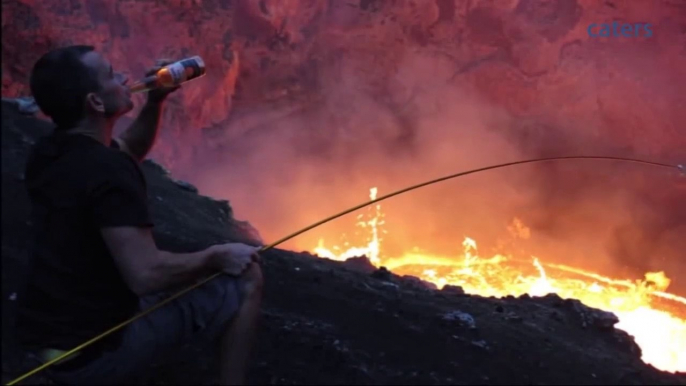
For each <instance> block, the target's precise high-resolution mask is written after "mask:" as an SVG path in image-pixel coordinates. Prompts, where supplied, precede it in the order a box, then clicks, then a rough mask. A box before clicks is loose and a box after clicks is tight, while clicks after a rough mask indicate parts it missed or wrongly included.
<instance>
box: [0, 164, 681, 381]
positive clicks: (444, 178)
mask: <svg viewBox="0 0 686 386" xmlns="http://www.w3.org/2000/svg"><path fill="white" fill-rule="evenodd" d="M572 159H586V160H608V161H622V162H634V163H640V164H644V165H651V166H657V167H663V168H669V169H677V171H679V172H681V173H683V174H686V167H685V166H684V165H672V164H666V163H660V162H652V161H645V160H640V159H634V158H624V157H609V156H566V157H549V158H536V159H530V160H524V161H515V162H508V163H503V164H498V165H492V166H486V167H483V168H479V169H472V170H468V171H465V172H460V173H455V174H450V175H447V176H444V177H440V178H436V179H433V180H430V181H426V182H422V183H419V184H416V185H412V186H409V187H407V188H404V189H400V190H397V191H395V192H392V193H389V194H386V195H384V196H381V197H379V198H377V199H375V200H372V201H366V202H364V203H362V204H359V205H356V206H354V207H352V208H349V209H346V210H344V211H342V212H340V213H337V214H334V215H333V216H330V217H327V218H325V219H323V220H321V221H317V222H316V223H314V224H312V225H309V226H307V227H305V228H302V229H300V230H299V231H297V232H294V233H291V234H289V235H288V236H285V237H283V238H281V239H278V240H277V241H275V242H273V243H271V244H269V245H266V246H263V247H262V248H260V250H259V252H264V251H267V250H269V249H272V248H274V247H275V246H277V245H279V244H282V243H284V242H286V241H288V240H290V239H292V238H294V237H297V236H299V235H301V234H303V233H305V232H307V231H309V230H312V229H314V228H316V227H318V226H320V225H323V224H325V223H327V222H330V221H333V220H335V219H337V218H339V217H342V216H345V215H346V214H349V213H351V212H354V211H356V210H358V209H361V208H364V207H366V206H369V205H371V204H374V203H377V202H379V201H383V200H386V199H389V198H391V197H395V196H398V195H400V194H403V193H407V192H409V191H411V190H415V189H419V188H423V187H425V186H428V185H433V184H436V183H439V182H442V181H446V180H450V179H454V178H458V177H462V176H466V175H468V174H474V173H479V172H484V171H487V170H493V169H500V168H504V167H508V166H514V165H523V164H528V163H537V162H546V161H561V160H572ZM222 274H223V273H222V272H218V273H215V274H213V275H211V276H209V277H207V278H206V279H203V280H201V281H199V282H197V283H195V284H193V285H192V286H190V287H188V288H186V289H184V290H181V291H179V292H177V293H176V294H174V295H172V296H170V297H169V298H167V299H165V300H163V301H161V302H159V303H157V304H155V305H154V306H152V307H150V308H148V309H147V310H145V311H142V312H141V313H139V314H137V315H135V316H133V317H132V318H130V319H128V320H125V321H124V322H122V323H120V324H118V325H116V326H114V327H112V328H110V329H109V330H107V331H105V332H103V333H102V334H100V335H98V336H96V337H94V338H93V339H90V340H88V341H86V342H84V343H83V344H81V345H79V346H77V347H74V348H73V349H71V350H69V351H66V352H64V353H62V354H61V355H59V356H57V357H56V358H54V359H52V360H49V361H48V362H45V363H44V364H42V365H40V366H38V367H36V368H35V369H33V370H31V371H29V372H27V373H25V374H24V375H22V376H20V377H18V378H16V379H14V380H12V381H10V382H9V383H7V385H15V384H17V383H18V382H21V381H23V380H24V379H26V378H28V377H30V376H33V375H35V374H37V373H39V372H41V371H43V370H45V369H46V368H48V367H50V366H52V365H54V364H55V363H57V362H59V361H61V360H63V359H64V358H66V357H68V356H70V355H73V354H75V353H77V352H79V351H81V350H83V349H84V348H86V347H88V346H90V345H91V344H93V343H95V342H97V341H99V340H101V339H103V338H105V337H106V336H108V335H110V334H112V333H114V332H116V331H118V330H121V329H122V328H124V327H126V326H128V325H129V324H131V323H133V322H135V321H137V320H138V319H140V318H142V317H144V316H146V315H148V314H150V313H151V312H153V311H155V310H158V309H160V308H161V307H162V306H164V305H166V304H168V303H170V302H171V301H173V300H176V299H178V298H179V297H181V296H183V295H185V294H187V293H188V292H190V291H192V290H194V289H196V288H198V287H200V286H202V285H203V284H205V283H207V282H209V281H210V280H212V279H214V278H216V277H218V276H219V275H222Z"/></svg>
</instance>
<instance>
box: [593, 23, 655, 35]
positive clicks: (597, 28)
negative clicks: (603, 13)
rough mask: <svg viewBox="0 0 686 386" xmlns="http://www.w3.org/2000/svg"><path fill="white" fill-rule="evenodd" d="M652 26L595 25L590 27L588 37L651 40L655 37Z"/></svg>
mask: <svg viewBox="0 0 686 386" xmlns="http://www.w3.org/2000/svg"><path fill="white" fill-rule="evenodd" d="M651 28H652V25H651V24H649V23H620V22H617V21H614V22H612V23H611V24H610V23H593V24H591V25H589V26H588V29H587V31H588V36H590V37H592V38H597V37H601V38H603V37H607V38H609V37H614V38H619V37H625V38H638V37H645V38H649V37H651V36H653V30H652V29H651Z"/></svg>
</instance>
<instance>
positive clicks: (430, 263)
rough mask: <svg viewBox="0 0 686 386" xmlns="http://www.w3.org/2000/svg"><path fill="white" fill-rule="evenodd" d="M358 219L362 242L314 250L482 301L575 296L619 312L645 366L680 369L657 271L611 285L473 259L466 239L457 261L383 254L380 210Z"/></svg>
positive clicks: (681, 321)
mask: <svg viewBox="0 0 686 386" xmlns="http://www.w3.org/2000/svg"><path fill="white" fill-rule="evenodd" d="M376 193H377V189H376V188H372V189H371V194H370V198H371V200H372V201H374V200H375V199H376ZM365 217H366V218H365ZM358 220H359V222H358V224H357V225H358V226H360V227H362V228H364V229H366V230H368V231H369V235H370V236H369V239H368V242H367V245H363V246H357V247H348V246H345V247H344V248H340V247H332V248H331V249H327V248H326V247H325V246H324V241H323V239H320V240H319V245H318V246H317V247H316V248H315V249H314V251H313V252H314V253H316V254H317V255H318V256H320V257H324V258H329V259H333V260H341V261H342V260H346V259H348V258H350V257H355V256H367V257H368V258H369V259H370V261H371V262H372V263H373V264H374V265H375V266H377V267H379V266H382V265H383V266H385V267H386V268H388V269H390V270H392V271H393V272H395V273H397V274H400V275H413V276H416V277H419V278H421V279H423V280H426V281H429V282H432V283H435V284H436V285H437V286H438V287H439V288H440V287H442V286H444V285H446V284H450V285H457V286H461V287H462V288H463V289H464V290H465V291H466V292H467V293H472V294H478V295H481V296H495V297H505V296H508V295H513V296H520V295H523V294H529V295H530V296H544V295H546V294H549V293H556V294H558V295H559V296H560V297H562V298H574V299H579V300H580V301H581V302H583V303H584V304H586V305H588V306H590V307H594V308H598V309H602V310H605V311H610V312H613V313H614V314H615V315H617V317H618V318H619V323H618V324H617V325H616V327H617V328H619V329H622V330H624V331H626V332H628V333H629V334H631V335H633V336H634V338H635V340H636V343H637V344H638V345H639V346H640V347H641V350H642V352H643V356H642V359H643V361H645V362H646V363H649V364H652V365H653V366H655V367H656V368H658V369H661V370H664V371H671V372H676V371H681V372H683V371H686V318H683V316H686V312H685V311H684V310H686V308H684V306H686V298H683V297H680V296H677V295H674V294H670V293H667V292H665V291H666V289H667V287H668V286H669V283H670V280H669V279H668V278H667V277H666V276H665V275H664V273H663V272H649V273H647V274H646V275H645V280H638V281H631V280H616V279H612V278H609V277H605V276H602V275H599V274H596V273H593V272H589V271H586V270H582V269H579V268H573V267H567V266H563V265H557V264H545V263H542V262H541V260H540V259H539V258H536V257H532V259H531V260H530V261H521V260H516V259H514V258H512V257H511V256H504V255H494V256H491V257H488V258H484V257H480V256H479V254H478V251H477V244H476V242H475V241H474V240H472V239H470V238H468V237H467V238H465V239H464V241H463V243H462V250H461V251H460V253H459V255H458V256H437V255H433V254H430V253H423V252H420V251H419V250H417V249H414V250H412V251H409V252H407V253H404V254H403V255H402V256H396V257H386V256H382V254H381V241H382V240H381V239H380V237H379V234H380V233H385V232H383V231H382V230H381V228H380V227H381V225H383V223H384V222H383V213H382V212H381V205H380V204H376V205H374V206H373V207H370V210H369V211H368V213H367V215H366V216H365V215H360V216H358ZM508 230H509V231H510V233H511V234H512V235H513V236H514V237H518V238H529V237H530V230H529V229H528V228H526V227H525V226H524V225H523V224H522V223H521V222H520V221H519V220H517V219H515V221H514V222H513V224H512V225H511V226H510V227H508ZM546 269H547V270H548V272H546ZM676 312H678V313H679V314H681V315H680V316H682V317H680V316H679V315H677V314H676Z"/></svg>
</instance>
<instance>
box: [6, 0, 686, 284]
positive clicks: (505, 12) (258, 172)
mask: <svg viewBox="0 0 686 386" xmlns="http://www.w3.org/2000/svg"><path fill="white" fill-rule="evenodd" d="M2 6H3V15H2V32H3V47H2V58H3V62H2V93H3V96H20V95H27V94H28V89H27V78H28V74H29V71H30V68H31V65H32V64H33V62H34V61H35V60H36V59H37V58H38V57H39V56H40V55H41V54H42V53H43V52H45V51H46V50H48V49H50V48H53V47H56V46H60V45H64V44H70V43H82V44H92V45H94V46H96V47H97V48H98V49H99V50H101V51H102V52H104V53H105V54H106V55H107V56H108V57H109V58H110V59H111V60H112V61H113V63H114V64H115V66H117V67H118V68H120V69H122V70H124V71H127V72H130V73H131V75H132V76H134V77H135V76H136V74H142V72H143V70H144V68H145V67H146V66H148V65H149V64H150V63H151V62H152V61H153V60H154V59H155V58H159V57H172V58H180V57H183V56H188V55H195V54H198V55H201V56H202V57H203V58H204V59H205V61H206V62H207V66H208V69H209V71H208V75H207V76H206V77H204V78H202V79H200V80H198V81H196V82H194V83H193V84H189V85H188V86H187V87H184V88H183V91H182V92H178V93H176V94H175V95H174V96H173V97H172V98H171V99H170V101H169V104H168V108H167V110H166V112H165V117H164V130H163V133H162V135H161V139H160V145H158V147H157V148H156V150H155V152H154V155H153V156H154V157H155V158H157V159H159V160H161V162H163V163H164V164H166V165H168V166H169V167H170V169H172V170H173V171H174V172H175V173H177V174H179V175H180V176H181V177H183V178H186V179H189V180H191V181H193V182H195V183H197V184H198V185H199V186H200V187H201V188H203V189H204V190H205V191H209V192H210V193H212V194H214V195H220V196H225V197H228V198H231V199H232V201H233V202H234V205H235V207H237V208H238V209H237V210H239V211H241V210H242V211H243V212H244V213H243V215H242V217H248V218H251V219H252V222H254V223H255V224H257V225H258V227H260V228H261V229H263V233H264V234H265V236H266V238H268V239H271V238H273V237H277V236H281V235H282V234H283V233H285V232H286V231H288V230H291V228H292V227H293V226H294V225H293V224H299V223H301V222H303V223H304V222H310V221H314V220H316V219H317V218H316V217H319V216H321V215H323V214H328V213H329V212H331V211H333V210H335V209H334V208H339V207H340V208H341V209H342V208H343V207H344V206H346V205H349V204H354V203H356V202H358V201H360V198H363V197H364V191H365V190H366V189H367V188H368V187H369V186H370V185H371V184H372V183H377V182H378V183H379V184H381V185H382V187H383V189H384V190H385V191H389V190H392V189H393V188H399V187H401V185H403V184H408V183H411V182H417V181H418V180H421V179H425V178H426V173H427V170H428V171H431V173H439V174H440V173H444V172H445V173H447V172H453V171H455V170H456V169H458V170H461V169H464V168H467V167H470V166H483V165H485V164H492V163H495V162H498V161H505V160H512V159H514V158H521V157H527V158H529V157H533V156H543V155H545V156H549V155H568V154H605V155H625V156H626V155H631V156H641V157H643V158H650V159H654V160H660V161H664V162H669V163H678V162H684V161H685V160H686V150H685V149H686V133H685V132H684V130H685V128H684V122H686V93H684V91H683V86H682V85H683V84H686V49H685V47H686V4H685V3H684V2H682V1H677V0H659V1H658V0H655V1H622V2H620V1H603V2H599V1H592V0H558V1H545V0H519V1H517V0H503V1H489V0H480V1H479V0H464V1H460V0H436V1H429V0H425V1H420V0H414V1H412V0H359V1H353V0H328V1H326V0H321V1H320V0H260V1H257V0H255V1H247V0H236V1H229V0H225V1H219V0H217V1H215V0H204V1H190V0H188V1H182V0H176V1H129V0H122V1H98V0H87V1H86V0H81V1H79V0H69V1H67V0H62V1H55V0H15V1H6V2H3V5H2ZM613 22H619V23H651V24H652V25H653V34H652V36H650V37H645V36H643V37H631V38H625V37H590V36H589V34H588V27H589V25H591V24H593V23H597V24H601V23H613ZM521 173H522V176H518V175H515V174H517V173H514V172H513V173H512V175H510V174H508V175H499V178H500V177H502V179H504V180H506V181H507V182H508V183H509V184H511V185H512V186H514V187H515V188H514V191H516V192H519V194H522V195H523V196H525V197H524V199H521V200H520V199H510V198H508V197H505V198H503V197H501V196H502V195H497V194H495V193H493V191H494V190H497V189H501V188H502V186H501V185H498V184H495V183H489V182H488V179H487V178H486V177H484V179H479V180H475V182H474V184H476V185H478V184H482V185H483V187H482V188H475V187H462V186H461V188H460V189H462V190H461V193H460V194H461V196H460V197H461V199H462V201H469V200H468V198H470V197H471V198H473V197H481V196H484V197H488V199H483V201H484V202H483V203H482V204H479V205H473V210H472V211H471V212H470V211H469V210H468V209H464V208H462V207H458V206H457V204H455V202H456V201H455V200H456V199H455V198H454V196H455V193H454V192H455V189H456V187H455V185H452V187H450V188H445V190H441V188H437V189H436V190H434V193H433V195H434V197H435V196H436V195H438V196H440V197H442V198H441V199H439V200H433V201H434V206H431V207H429V206H428V205H429V204H418V203H417V201H413V203H412V205H411V206H414V207H418V208H419V209H421V210H422V212H421V213H420V214H417V213H412V214H411V216H412V217H414V218H415V219H416V220H422V221H423V222H424V223H427V224H429V225H426V226H425V228H426V229H425V230H423V231H421V230H420V231H417V232H419V233H418V236H417V237H418V238H429V237H430V235H432V234H436V233H440V232H442V230H444V229H453V228H455V229H459V226H458V225H459V224H456V220H455V218H456V217H460V218H461V219H462V221H463V222H468V221H467V220H469V221H471V223H472V224H474V223H479V221H481V222H483V224H479V225H482V227H483V228H484V229H486V228H489V227H493V224H500V223H503V221H505V218H511V215H512V214H518V215H520V216H521V217H523V219H524V221H525V222H526V223H528V224H531V225H532V227H533V229H534V231H538V232H539V233H542V234H545V235H548V236H550V237H551V238H560V239H566V240H569V241H568V243H571V245H569V244H568V245H567V247H568V248H572V247H576V246H578V245H579V244H582V243H585V240H586V239H587V238H588V237H591V236H592V235H598V234H600V235H602V237H600V239H601V240H600V241H599V242H600V244H602V245H601V249H602V250H603V251H604V253H607V254H608V255H609V256H611V257H612V258H613V259H614V260H613V261H615V262H619V263H621V265H623V266H624V265H628V266H629V267H630V268H631V269H633V270H635V271H636V273H640V272H643V271H645V270H652V269H666V270H667V271H668V274H670V276H674V275H675V274H676V273H677V272H679V271H680V270H681V261H682V260H683V252H679V251H683V250H686V245H684V244H683V243H684V241H683V239H684V238H683V237H679V235H680V234H681V235H683V234H685V233H686V200H685V199H684V197H685V192H686V187H685V186H684V181H683V179H678V178H676V177H674V176H673V175H667V174H666V173H665V174H663V173H658V172H655V171H643V170H639V171H636V170H634V171H627V168H626V167H624V166H617V167H614V166H603V167H601V166H597V167H593V166H585V167H580V166H564V165H561V166H558V165H546V166H545V167H541V168H535V169H527V170H526V171H524V172H521ZM432 176H433V174H432ZM265 181H266V182H265ZM272 186H277V187H278V188H272ZM450 189H452V190H450ZM470 189H471V190H470ZM353 190H354V191H355V193H354V194H353V193H352V191H353ZM358 192H359V193H360V194H358ZM382 192H383V190H382ZM426 195H427V196H429V195H431V194H430V193H426ZM512 195H515V193H512ZM303 199H307V200H308V208H303V209H302V210H301V209H298V210H295V209H293V208H298V205H301V204H302V200H303ZM450 200H452V201H450ZM479 200H481V199H479ZM426 201H430V200H426ZM486 201H488V202H486ZM258 204H259V205H258ZM451 205H452V206H451ZM439 207H440V208H441V210H438V209H437V208H439ZM450 209H455V211H457V210H460V213H461V216H451V218H450V219H444V218H442V217H440V216H438V215H437V213H443V212H445V211H446V210H450ZM483 213H486V214H488V215H486V216H484V215H482V214H483ZM599 213H602V214H599ZM405 214H407V216H405V217H410V214H408V213H405V212H402V210H398V216H396V218H400V217H402V216H401V215H405ZM476 215H479V216H478V217H480V218H488V217H491V218H493V219H494V220H492V222H488V221H487V220H485V219H484V220H478V219H475V217H477V216H476ZM417 216H419V217H420V218H417ZM422 216H423V217H422ZM439 217H440V218H439ZM421 232H425V233H421ZM458 233H459V232H458ZM396 234H401V235H402V234H403V230H401V229H397V230H396ZM577 235H582V236H577ZM589 235H591V236H589ZM448 243H454V240H450V241H446V245H447V244H448ZM558 249H559V248H558ZM675 285H676V286H677V287H678V288H682V289H685V290H686V287H684V284H683V283H680V282H679V280H676V281H675Z"/></svg>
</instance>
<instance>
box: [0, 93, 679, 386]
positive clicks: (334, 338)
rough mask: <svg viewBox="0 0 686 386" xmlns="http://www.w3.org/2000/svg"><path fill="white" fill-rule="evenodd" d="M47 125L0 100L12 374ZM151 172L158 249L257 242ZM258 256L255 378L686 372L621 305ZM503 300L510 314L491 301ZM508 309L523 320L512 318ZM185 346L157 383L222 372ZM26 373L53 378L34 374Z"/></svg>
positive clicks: (600, 379)
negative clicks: (38, 160)
mask: <svg viewBox="0 0 686 386" xmlns="http://www.w3.org/2000/svg"><path fill="white" fill-rule="evenodd" d="M50 128H51V125H50V124H48V123H46V122H43V121H40V120H37V119H35V118H32V117H29V116H25V115H22V114H20V113H19V112H18V110H17V107H16V105H13V104H11V103H3V105H2V268H3V269H2V278H3V280H2V299H3V300H2V302H3V304H2V307H3V309H2V311H3V312H2V318H3V319H2V321H3V323H2V334H3V340H2V354H3V355H2V362H3V377H2V381H3V383H5V382H8V381H9V380H11V379H14V378H15V377H16V376H18V375H20V374H21V373H22V372H23V371H27V370H30V369H31V363H30V362H28V361H26V357H25V356H24V354H23V353H22V352H21V350H19V349H18V347H16V345H15V344H14V342H13V341H12V337H13V333H14V326H13V321H14V314H15V311H16V310H15V305H16V299H17V298H18V297H19V298H20V297H21V296H22V293H21V282H22V276H23V272H24V268H25V263H26V260H27V248H28V246H29V237H28V236H29V225H28V224H27V218H28V217H27V216H28V212H29V207H28V200H27V197H26V192H25V191H24V187H23V182H22V181H21V176H22V173H23V167H24V163H25V159H26V155H27V151H28V149H29V146H30V145H31V144H32V143H34V142H35V141H36V139H37V138H38V137H39V136H41V135H44V134H46V133H47V132H48V131H49V130H50ZM143 170H144V173H145V177H146V179H147V180H148V184H149V187H150V191H149V193H150V197H149V198H150V203H151V210H152V215H153V218H154V221H155V224H156V227H155V238H156V241H157V243H158V245H159V246H160V248H163V249H166V250H171V251H191V250H196V249H199V248H203V247H205V246H208V245H211V244H213V243H218V242H225V241H248V242H250V241H253V242H257V240H254V238H255V237H256V234H255V233H254V231H253V230H251V231H247V232H246V230H245V229H246V226H245V223H241V222H238V221H237V220H235V219H234V218H233V214H232V211H231V207H230V206H229V205H228V203H227V202H226V201H222V200H216V199H212V198H209V197H204V196H201V195H198V194H197V193H195V192H194V191H193V190H192V189H190V190H189V189H187V188H186V187H184V186H179V184H177V183H175V181H174V180H173V179H172V178H171V177H170V176H169V175H168V173H166V172H165V171H164V170H163V168H162V167H160V166H159V165H156V164H154V163H152V162H145V163H144V164H143ZM263 258H264V260H265V278H266V289H265V293H266V296H265V299H264V307H263V312H262V322H261V326H260V338H259V340H258V344H257V347H256V350H255V356H254V359H253V361H252V362H251V367H250V371H249V374H248V379H249V382H250V383H251V384H260V385H263V384H425V385H430V384H432V385H433V384H483V383H491V384H505V383H508V384H629V383H630V384H660V385H667V384H672V385H676V384H686V378H685V377H684V376H683V375H673V374H668V373H664V372H660V371H657V370H655V369H654V368H652V367H651V366H647V365H645V364H643V363H642V362H641V361H640V359H639V358H640V350H638V351H637V350H636V348H637V346H636V345H635V343H634V342H633V340H632V339H631V338H630V337H629V336H628V335H627V334H626V333H623V332H620V331H618V330H615V329H614V328H613V327H612V326H613V323H612V317H610V316H608V315H606V314H603V313H599V312H597V311H596V310H592V309H590V308H588V307H585V306H583V305H582V304H581V303H578V302H575V301H561V300H560V299H557V298H555V297H552V296H551V297H546V298H514V297H512V298H509V299H491V298H483V297H476V296H474V297H472V296H466V295H465V296H444V295H443V294H442V293H441V292H439V291H432V290H421V291H418V290H416V289H415V288H413V286H411V285H403V283H402V282H400V285H396V284H393V282H396V281H398V277H397V276H395V275H393V274H392V273H391V272H389V271H387V270H378V271H375V274H374V276H381V279H382V280H379V279H377V278H374V277H371V275H370V274H364V273H361V272H355V271H353V270H348V269H341V268H342V267H343V266H345V264H344V263H340V262H335V261H331V260H326V259H317V258H313V257H312V256H311V255H308V254H302V253H295V252H290V251H285V250H277V249H272V250H270V251H267V252H264V253H263ZM405 280H407V279H405ZM405 284H407V283H405ZM498 307H500V309H502V310H504V311H505V312H494V310H496V309H497V308H498ZM507 315H510V316H513V315H518V316H519V317H521V320H520V321H519V322H517V323H513V322H512V321H508V320H505V318H504V316H507ZM551 315H555V316H554V317H552V316H551ZM517 319H519V318H517ZM577 322H579V323H577ZM584 323H585V326H586V328H584ZM472 326H473V328H472ZM589 326H591V327H594V328H588V327H589ZM596 327H600V328H596ZM183 358H187V359H185V360H182V361H181V362H180V363H173V364H167V365H161V364H155V365H154V366H153V367H151V370H150V373H149V379H147V380H146V381H147V382H148V384H209V383H212V382H213V381H215V380H216V377H215V375H214V372H213V371H211V370H213V369H216V366H217V363H216V360H215V358H214V357H212V356H211V354H210V351H208V350H205V351H198V352H193V353H189V354H188V355H185V356H184V357H183ZM30 383H33V384H36V383H37V384H46V383H49V381H48V380H47V379H45V378H44V377H43V376H42V375H41V374H38V375H37V376H35V377H34V378H33V379H31V380H30Z"/></svg>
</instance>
